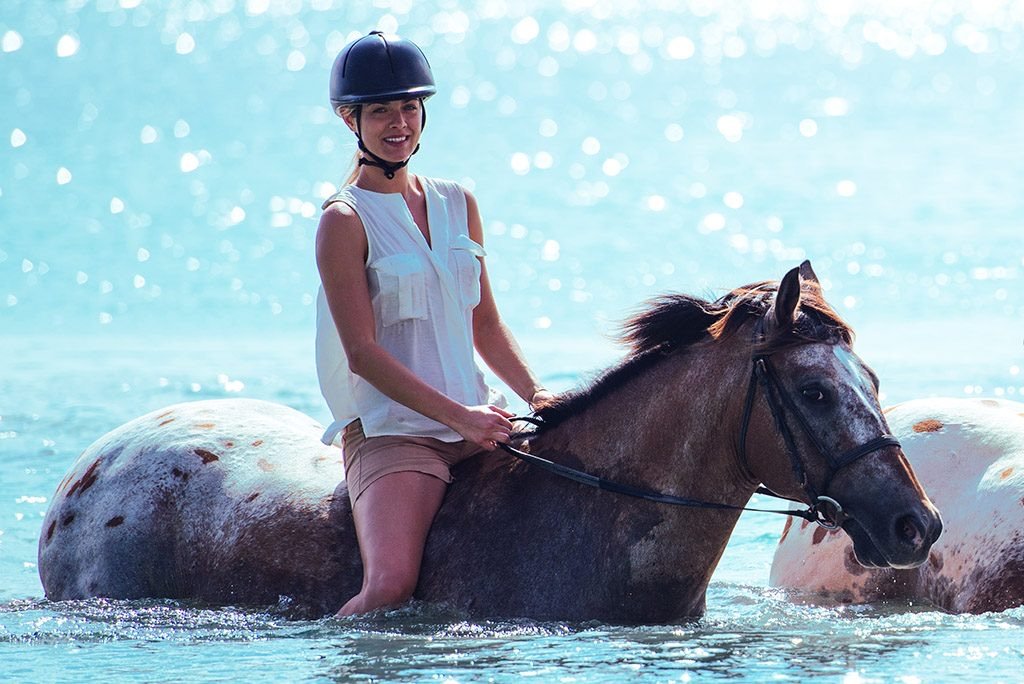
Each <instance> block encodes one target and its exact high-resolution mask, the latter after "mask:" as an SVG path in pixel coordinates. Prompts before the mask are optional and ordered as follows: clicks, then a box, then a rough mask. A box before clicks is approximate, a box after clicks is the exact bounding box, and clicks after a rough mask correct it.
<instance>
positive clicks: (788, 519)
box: [779, 516, 793, 544]
mask: <svg viewBox="0 0 1024 684" xmlns="http://www.w3.org/2000/svg"><path fill="white" fill-rule="evenodd" d="M792 526H793V518H792V517H790V516H787V517H786V525H785V527H783V528H782V536H781V537H779V543H780V544H781V543H782V542H784V541H786V535H787V534H789V528H790V527H792Z"/></svg>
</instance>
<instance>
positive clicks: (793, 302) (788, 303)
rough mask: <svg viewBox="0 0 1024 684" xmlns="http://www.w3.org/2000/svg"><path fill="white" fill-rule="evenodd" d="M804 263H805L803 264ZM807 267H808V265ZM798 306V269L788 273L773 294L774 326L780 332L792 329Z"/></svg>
mask: <svg viewBox="0 0 1024 684" xmlns="http://www.w3.org/2000/svg"><path fill="white" fill-rule="evenodd" d="M805 263H806V262H805ZM808 266H809V265H808ZM799 306H800V268H799V267H798V268H794V269H791V270H790V271H789V273H787V274H786V275H785V276H784V277H783V278H782V282H781V283H779V291H778V292H777V293H776V294H775V305H774V306H773V307H772V308H773V309H774V311H775V325H777V326H778V329H780V330H788V329H789V328H791V327H793V322H794V321H795V320H796V310H797V307H799Z"/></svg>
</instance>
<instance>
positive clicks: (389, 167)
mask: <svg viewBox="0 0 1024 684" xmlns="http://www.w3.org/2000/svg"><path fill="white" fill-rule="evenodd" d="M420 112H421V117H420V121H421V123H420V131H421V132H422V131H423V127H424V126H426V125H427V110H426V108H425V107H424V106H423V100H420ZM356 139H357V140H358V141H359V151H360V152H362V153H363V154H364V155H366V156H361V157H359V166H376V167H377V168H379V169H381V170H382V171H383V172H384V175H385V176H386V177H387V179H388V180H391V179H393V178H394V177H395V174H396V173H398V171H399V170H400V169H404V168H405V167H406V166H407V165H408V164H409V160H410V159H412V154H416V153H417V152H419V151H420V146H419V143H417V144H416V149H415V150H413V151H412V154H410V155H409V157H408V158H407V159H406V160H405V161H400V162H389V161H388V160H387V159H382V158H381V157H378V156H377V155H375V154H374V153H373V152H371V151H370V150H369V148H367V147H366V145H365V144H363V108H362V107H360V108H359V113H358V114H357V115H356ZM366 157H369V159H367V158H366Z"/></svg>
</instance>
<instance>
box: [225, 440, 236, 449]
mask: <svg viewBox="0 0 1024 684" xmlns="http://www.w3.org/2000/svg"><path fill="white" fill-rule="evenodd" d="M233 446H235V443H234V442H232V441H231V440H225V442H224V448H225V449H230V448H231V447H233Z"/></svg>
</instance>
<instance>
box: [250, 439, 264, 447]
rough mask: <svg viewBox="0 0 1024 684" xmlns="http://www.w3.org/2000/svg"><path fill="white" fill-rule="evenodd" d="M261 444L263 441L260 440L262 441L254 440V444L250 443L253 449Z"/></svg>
mask: <svg viewBox="0 0 1024 684" xmlns="http://www.w3.org/2000/svg"><path fill="white" fill-rule="evenodd" d="M261 444H263V440H262V439H257V440H256V441H255V442H253V443H252V445H253V446H254V447H258V446H260V445H261Z"/></svg>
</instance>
